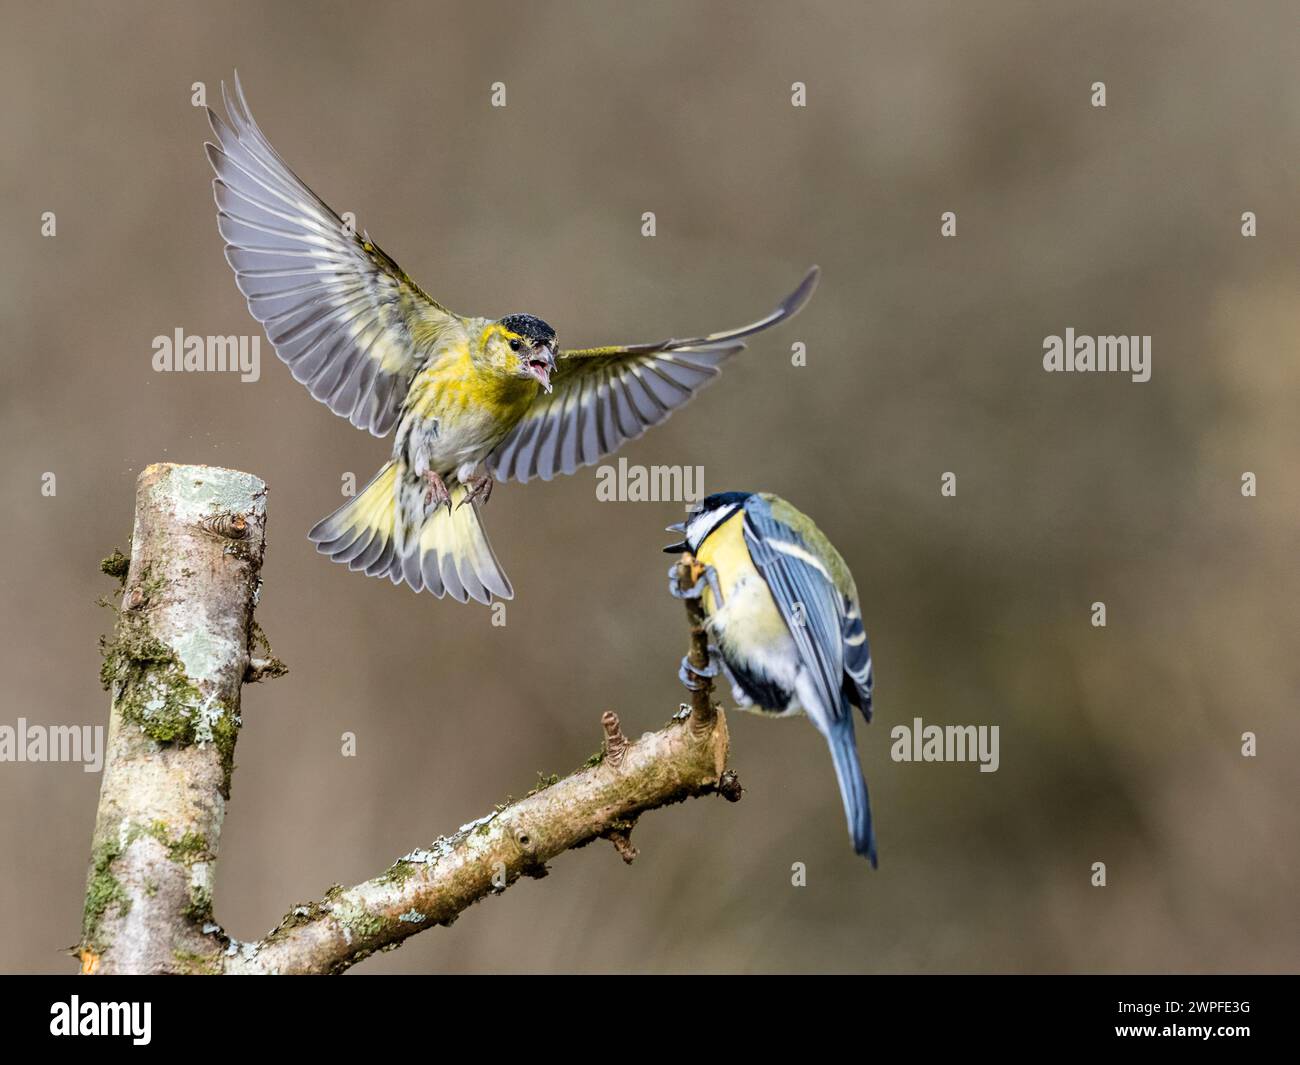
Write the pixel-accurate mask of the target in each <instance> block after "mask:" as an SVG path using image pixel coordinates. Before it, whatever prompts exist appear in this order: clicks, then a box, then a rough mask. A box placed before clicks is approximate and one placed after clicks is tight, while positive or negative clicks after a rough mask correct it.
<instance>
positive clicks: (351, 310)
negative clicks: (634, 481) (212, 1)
mask: <svg viewBox="0 0 1300 1065" xmlns="http://www.w3.org/2000/svg"><path fill="white" fill-rule="evenodd" d="M222 98H223V99H224V101H225V107H226V112H227V116H228V119H227V120H224V121H223V120H222V119H221V118H219V117H218V116H217V115H216V114H214V113H213V112H212V111H211V109H209V111H208V117H209V120H210V121H211V123H212V130H213V133H214V135H215V138H216V141H217V143H216V144H211V143H210V144H208V145H207V153H208V159H209V160H210V161H211V163H212V168H213V170H214V171H215V172H216V178H215V179H214V181H213V191H214V196H215V199H216V202H217V228H218V229H219V230H220V231H221V235H222V236H223V237H224V238H225V241H226V260H227V261H228V262H229V263H230V266H231V268H232V269H233V270H234V271H235V277H236V282H237V284H238V285H239V289H240V291H241V292H242V293H243V294H244V296H245V297H246V298H247V301H248V309H249V311H250V312H251V313H252V315H253V317H254V318H256V319H257V320H258V321H259V322H261V323H262V325H263V326H264V327H265V329H266V334H267V336H268V337H269V338H270V340H271V343H272V344H273V345H274V346H275V350H276V353H277V354H278V355H279V356H280V358H281V359H282V360H284V362H286V363H287V364H288V366H289V368H290V370H291V371H292V372H293V376H294V377H295V378H297V379H298V380H299V381H301V382H302V383H303V384H305V385H306V386H307V388H308V389H309V390H310V391H311V394H312V395H313V396H315V397H316V398H317V399H318V400H320V401H321V402H322V403H325V404H326V405H328V406H329V408H330V410H332V411H334V412H335V413H336V414H340V415H342V416H343V417H345V418H348V419H349V420H350V421H351V422H352V424H353V425H356V426H357V427H359V428H362V429H368V430H369V431H370V432H371V433H373V434H374V435H375V436H386V435H387V434H388V433H390V432H392V431H393V430H394V429H396V430H397V432H396V436H395V438H394V441H393V457H392V459H391V460H390V461H389V462H388V463H387V464H385V465H384V466H383V468H382V469H380V471H379V473H378V474H376V475H375V477H374V478H373V479H372V480H371V481H370V483H369V484H368V485H367V486H366V488H365V489H364V490H363V491H362V492H361V493H359V494H358V495H357V496H356V497H355V498H354V499H352V500H351V501H350V502H348V503H347V504H346V505H344V506H343V507H340V508H339V509H338V510H337V511H335V512H334V513H333V514H331V515H330V516H329V517H327V518H325V519H324V520H323V521H321V522H320V523H318V524H317V525H316V527H315V528H313V529H312V530H311V532H310V534H309V535H310V537H311V539H312V540H314V541H315V542H316V545H317V548H318V550H320V551H321V552H322V553H324V554H326V555H328V556H329V557H330V558H332V559H334V560H335V561H336V562H343V563H346V564H347V565H348V567H349V568H350V569H353V570H361V571H363V572H364V573H367V574H369V575H370V576H375V577H388V578H389V579H390V580H392V582H393V583H394V584H400V583H402V582H403V581H405V582H406V583H407V584H409V585H410V586H411V587H412V588H414V589H415V590H416V591H417V592H418V591H420V590H421V589H424V590H428V591H430V592H432V593H433V594H434V595H436V596H438V597H439V598H441V597H442V595H443V594H444V593H449V594H450V595H451V596H452V597H453V598H454V599H457V600H459V601H460V602H465V601H466V600H467V599H471V598H472V599H475V600H478V601H479V602H482V603H487V602H490V601H491V598H492V597H493V596H497V597H498V598H502V599H509V598H511V596H512V595H513V592H512V590H511V587H510V581H509V580H508V579H507V578H506V575H505V573H504V572H503V571H502V569H501V565H500V563H499V562H498V561H497V559H496V556H495V555H494V554H493V551H492V547H491V545H490V544H489V543H488V539H487V535H486V534H485V533H484V531H483V526H482V524H481V523H480V521H479V504H480V503H484V502H486V501H487V498H488V495H489V493H490V492H491V489H492V484H493V480H494V479H495V480H509V479H511V478H514V479H516V480H518V481H521V482H526V481H528V480H529V478H532V477H540V478H541V479H542V480H544V481H546V480H550V479H551V478H552V477H554V476H555V475H556V474H558V473H572V472H573V471H574V470H576V469H577V468H578V467H579V466H586V465H590V464H591V463H593V462H596V461H597V460H598V459H600V458H602V457H603V456H605V455H608V454H610V453H611V452H613V451H615V450H617V449H618V448H619V447H620V446H621V445H622V444H623V443H624V442H625V441H627V440H631V439H633V438H635V437H638V436H640V435H641V434H642V433H643V432H645V430H646V429H648V428H649V427H650V426H652V425H658V424H659V423H660V422H662V421H663V420H664V419H665V418H667V417H668V415H669V414H670V413H671V412H672V411H673V410H675V409H676V408H678V407H680V406H681V405H682V404H683V403H685V402H686V401H687V400H689V399H690V398H691V397H692V396H693V395H694V394H695V393H696V392H697V391H698V390H699V389H700V388H701V387H703V386H704V385H706V384H708V383H709V381H710V380H712V378H713V377H715V376H716V375H717V373H718V370H719V367H720V365H721V364H722V363H723V362H724V361H725V360H726V359H727V358H728V357H729V356H731V355H734V354H735V353H736V352H738V351H740V350H741V349H742V348H743V347H744V344H743V343H741V341H742V339H743V338H744V337H747V336H750V335H751V334H754V333H758V332H760V331H761V330H764V329H767V328H769V327H771V326H773V325H776V324H777V323H778V322H782V321H784V320H785V319H787V318H789V317H790V316H791V315H793V314H795V313H796V312H797V311H798V310H799V308H800V307H802V306H803V305H804V303H805V302H807V300H808V297H809V296H810V295H811V294H812V291H813V288H814V287H815V285H816V282H817V268H816V267H813V268H812V269H811V270H810V271H809V272H808V274H807V276H806V277H805V278H804V279H803V282H802V283H801V284H800V285H799V287H798V288H797V289H796V290H795V291H794V292H793V293H792V294H791V295H790V296H788V297H787V298H786V299H785V300H784V301H783V302H782V303H781V304H780V306H779V307H777V308H776V310H774V311H773V312H772V313H771V314H768V315H766V316H765V317H763V318H761V319H759V320H758V321H756V322H753V323H751V324H749V325H746V326H742V327H741V328H739V329H731V330H727V331H725V332H721V333H712V334H709V335H708V336H702V337H695V338H693V339H689V340H664V341H660V342H659V343H651V344H628V345H611V346H606V347H597V348H582V349H570V350H562V349H560V348H559V347H558V345H557V343H556V335H555V330H554V329H552V328H551V327H550V326H549V325H547V324H546V322H544V321H542V319H541V318H538V317H536V316H535V315H531V314H508V315H506V316H505V317H503V318H477V317H463V316H461V315H459V314H454V313H452V312H451V311H449V310H448V309H447V308H446V307H443V306H442V305H441V304H439V303H437V302H435V301H434V300H433V299H431V298H430V297H429V296H428V295H427V294H426V293H425V292H424V291H423V290H422V289H421V288H420V286H419V285H417V284H416V283H415V282H414V281H412V280H411V278H410V277H408V276H407V275H406V273H405V272H404V271H403V270H402V268H401V267H399V266H398V265H397V263H395V262H394V261H393V260H392V259H391V258H389V256H388V255H386V254H385V253H384V252H383V251H382V250H380V248H379V246H378V245H377V244H375V243H374V242H373V241H372V240H371V239H370V238H369V236H368V235H365V234H362V235H360V236H358V235H357V234H356V233H355V232H353V230H352V229H351V227H349V226H346V225H345V224H344V223H343V221H342V220H341V219H340V218H339V216H338V215H337V214H335V213H334V211H333V210H331V209H330V208H329V207H328V206H327V205H326V204H325V203H324V201H322V200H321V199H320V198H318V197H317V196H316V195H315V193H313V192H312V191H311V189H309V188H308V187H307V186H306V185H305V184H304V183H303V182H302V181H301V180H299V178H298V177H297V176H296V175H295V174H294V173H293V171H292V170H290V169H289V167H288V166H287V165H286V164H285V162H284V160H282V159H281V158H280V156H279V154H278V153H277V152H276V151H275V149H274V148H272V147H271V144H270V142H269V141H268V140H267V139H266V137H265V136H264V135H263V133H262V131H261V129H259V128H258V125H257V123H256V122H255V121H254V120H253V116H252V114H251V113H250V111H249V108H248V103H247V101H246V100H245V99H244V93H243V89H242V87H241V86H240V84H239V77H238V75H236V77H235V85H234V91H233V93H228V92H227V91H226V87H225V85H224V84H223V85H222ZM466 504H468V505H466Z"/></svg>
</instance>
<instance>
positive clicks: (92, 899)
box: [81, 840, 131, 954]
mask: <svg viewBox="0 0 1300 1065" xmlns="http://www.w3.org/2000/svg"><path fill="white" fill-rule="evenodd" d="M121 854H122V848H121V846H120V845H119V844H118V842H117V841H116V840H105V841H103V842H102V843H100V844H99V845H98V846H97V847H96V848H95V850H94V853H93V854H92V859H93V862H92V865H91V869H90V881H89V883H87V885H86V907H85V910H84V912H83V914H82V920H81V946H82V949H83V950H91V951H93V952H94V953H96V954H102V953H103V951H104V946H105V944H104V943H103V941H102V939H101V938H100V925H101V924H102V922H103V920H104V914H105V913H107V912H108V908H109V907H110V906H114V905H115V906H116V907H117V914H118V916H119V917H125V916H126V914H127V913H128V912H129V911H130V909H131V900H130V899H129V898H128V897H127V894H126V890H125V889H124V888H123V887H122V883H121V881H119V880H118V879H117V877H115V876H114V875H113V871H112V868H113V863H114V862H115V861H117V859H118V858H119V857H121Z"/></svg>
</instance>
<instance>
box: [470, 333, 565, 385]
mask: <svg viewBox="0 0 1300 1065" xmlns="http://www.w3.org/2000/svg"><path fill="white" fill-rule="evenodd" d="M484 346H485V348H486V349H487V352H486V353H487V355H488V357H489V358H491V359H492V361H493V362H495V363H497V364H498V365H499V366H501V367H502V368H503V369H504V371H505V372H506V373H507V374H510V375H512V376H515V377H528V378H531V379H532V380H534V381H536V382H537V383H538V384H540V385H541V386H542V387H543V388H544V389H546V391H547V392H549V391H550V390H551V375H552V374H553V373H554V372H555V353H556V345H555V330H554V329H552V328H551V327H550V326H549V325H547V324H546V323H545V322H543V321H542V320H541V319H540V318H538V317H537V316H536V315H532V314H508V315H506V316H505V317H504V318H502V319H501V320H500V321H498V322H493V323H492V325H491V326H489V327H488V329H487V331H486V333H485V334H484Z"/></svg>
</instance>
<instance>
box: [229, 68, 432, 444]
mask: <svg viewBox="0 0 1300 1065" xmlns="http://www.w3.org/2000/svg"><path fill="white" fill-rule="evenodd" d="M221 94H222V98H223V100H224V101H225V105H226V113H227V115H228V121H223V120H222V119H221V118H219V117H218V116H217V115H216V114H215V113H214V112H213V111H212V110H211V109H210V108H209V109H208V119H209V121H210V122H211V123H212V132H213V134H214V135H215V137H216V140H217V143H216V144H208V145H206V147H207V153H208V160H209V161H210V162H211V163H212V169H213V170H214V171H215V172H216V177H215V178H214V179H213V182H212V187H213V196H214V198H215V200H216V202H217V228H218V229H219V230H220V231H221V235H222V236H223V237H224V238H225V240H226V260H227V261H228V262H229V263H230V266H231V268H232V269H233V270H234V271H235V278H236V281H237V283H238V285H239V290H240V291H241V292H242V293H243V294H244V297H245V298H246V299H247V301H248V309H249V311H250V312H251V313H252V315H253V317H254V318H256V319H257V320H258V321H259V322H261V323H262V324H263V326H264V327H265V328H266V335H267V336H268V337H269V338H270V340H271V343H272V344H273V345H274V346H275V350H276V354H278V355H279V356H280V358H281V359H283V360H284V361H285V362H286V363H287V364H288V365H289V368H290V369H291V370H292V372H293V376H294V377H295V378H297V380H299V381H301V382H302V383H303V384H305V385H306V386H307V388H308V389H309V390H310V392H311V394H312V395H313V396H315V397H316V398H317V399H319V400H320V401H321V402H322V403H324V404H326V405H327V406H328V407H329V408H330V410H332V411H334V413H335V414H340V415H342V416H343V417H345V418H347V419H348V420H349V421H351V422H352V424H353V425H355V426H357V427H358V428H360V429H367V430H369V431H370V432H371V433H373V434H374V435H375V436H384V435H385V434H387V433H388V432H389V431H390V430H391V429H392V427H393V425H394V423H395V422H396V420H397V416H398V413H399V411H400V409H401V404H402V400H403V399H404V398H405V396H406V392H407V388H408V387H409V385H410V382H411V378H412V377H413V376H414V374H415V372H416V370H417V369H418V368H419V363H420V361H421V359H422V357H423V355H422V352H423V351H424V350H425V349H426V347H427V345H428V344H429V343H430V342H431V341H432V338H433V337H434V336H436V334H437V331H438V330H439V329H440V328H441V327H442V325H443V324H445V323H446V321H447V320H448V319H449V318H450V317H451V314H450V312H449V311H447V309H446V308H445V307H442V306H440V305H439V304H438V303H435V302H434V301H433V300H432V299H430V298H429V296H428V295H427V294H426V293H425V292H424V291H423V290H422V289H421V288H420V286H419V285H417V284H416V283H415V282H414V281H412V280H411V279H410V278H409V277H408V276H407V275H406V274H405V272H403V270H402V268H401V267H400V266H398V265H397V263H395V262H394V261H393V260H392V259H391V258H389V257H388V255H386V254H385V253H384V252H383V250H381V249H380V248H379V247H378V245H376V244H374V243H373V242H372V241H371V240H369V238H367V237H359V236H357V235H356V234H355V233H353V232H351V231H350V230H349V229H348V228H347V227H345V226H344V223H343V220H342V219H341V218H339V216H338V215H337V214H335V213H334V211H333V210H332V209H331V208H330V207H329V206H328V205H327V204H326V203H325V202H324V201H323V200H321V199H320V198H319V197H318V196H317V195H316V194H315V193H314V192H312V191H311V189H309V188H308V187H307V186H306V184H305V183H304V182H303V181H302V180H301V179H299V178H298V176H297V175H296V174H294V172H293V171H292V170H290V169H289V167H288V165H287V164H286V163H285V162H284V160H283V159H281V158H280V155H279V153H278V152H276V150H275V149H274V148H273V147H271V143H270V141H268V140H267V139H266V137H265V135H264V134H263V133H262V131H261V129H260V128H259V127H258V125H257V123H256V122H255V121H254V119H253V116H252V113H251V112H250V111H249V108H248V102H247V101H246V100H245V99H244V91H243V88H242V87H241V86H240V84H239V75H238V74H236V75H235V86H234V92H233V94H232V93H229V92H227V90H226V86H225V85H224V83H223V84H222V86H221Z"/></svg>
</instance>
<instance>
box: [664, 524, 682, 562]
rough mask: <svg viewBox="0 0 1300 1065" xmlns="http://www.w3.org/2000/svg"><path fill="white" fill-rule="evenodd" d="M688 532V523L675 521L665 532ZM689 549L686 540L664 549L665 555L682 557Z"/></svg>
mask: <svg viewBox="0 0 1300 1065" xmlns="http://www.w3.org/2000/svg"><path fill="white" fill-rule="evenodd" d="M685 531H686V522H684V521H675V522H673V523H672V524H671V525H669V526H668V528H666V529H665V530H664V532H675V533H684V532H685ZM686 549H687V543H686V541H685V540H684V539H682V540H678V541H677V543H675V544H669V545H668V546H667V547H665V548H664V554H665V555H680V554H681V553H682V552H683V551H685V550H686Z"/></svg>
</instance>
